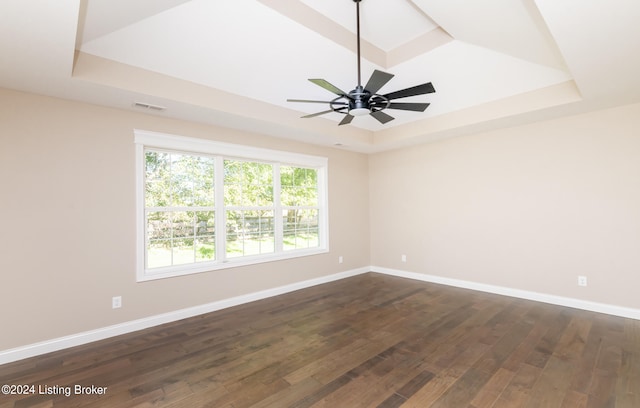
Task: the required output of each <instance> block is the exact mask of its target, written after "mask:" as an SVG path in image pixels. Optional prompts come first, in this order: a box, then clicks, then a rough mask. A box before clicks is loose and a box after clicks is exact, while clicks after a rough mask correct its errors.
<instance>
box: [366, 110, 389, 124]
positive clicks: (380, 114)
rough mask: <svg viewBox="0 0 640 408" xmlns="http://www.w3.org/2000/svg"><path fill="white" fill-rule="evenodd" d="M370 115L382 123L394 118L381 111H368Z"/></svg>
mask: <svg viewBox="0 0 640 408" xmlns="http://www.w3.org/2000/svg"><path fill="white" fill-rule="evenodd" d="M370 115H371V116H373V117H374V118H376V119H377V121H378V122H380V123H382V124H383V125H384V124H385V123H387V122H391V121H392V120H393V119H394V117H393V116H389V115H387V114H386V113H384V112H382V111H373V112H371V113H370Z"/></svg>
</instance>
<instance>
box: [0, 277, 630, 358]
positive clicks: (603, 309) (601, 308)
mask: <svg viewBox="0 0 640 408" xmlns="http://www.w3.org/2000/svg"><path fill="white" fill-rule="evenodd" d="M367 272H376V273H382V274H386V275H392V276H398V277H402V278H408V279H414V280H419V281H423V282H431V283H438V284H442V285H448V286H455V287H459V288H465V289H471V290H477V291H481V292H487V293H495V294H498V295H504V296H511V297H516V298H521V299H528V300H534V301H537V302H543V303H550V304H554V305H559V306H567V307H572V308H575V309H583V310H589V311H592V312H599V313H605V314H609V315H614V316H620V317H626V318H630V319H636V320H640V310H638V309H631V308H626V307H621V306H615V305H609V304H603V303H596V302H589V301H586V300H580V299H573V298H566V297H562V296H555V295H549V294H545V293H537V292H530V291H526V290H520V289H512V288H507V287H503V286H494V285H487V284H483V283H477V282H471V281H465V280H460V279H451V278H444V277H441V276H434V275H426V274H422V273H416V272H408V271H403V270H398V269H390V268H383V267H379V266H371V267H363V268H357V269H352V270H349V271H345V272H340V273H336V274H333V275H328V276H322V277H320V278H315V279H310V280H306V281H302V282H296V283H292V284H289V285H284V286H279V287H276V288H272V289H267V290H263V291H259V292H254V293H249V294H246V295H241V296H236V297H233V298H229V299H223V300H220V301H216V302H212V303H207V304H205V305H200V306H195V307H190V308H187V309H181V310H176V311H173V312H168V313H163V314H159V315H155V316H150V317H146V318H143V319H138V320H132V321H129V322H124V323H120V324H116V325H112V326H107V327H102V328H99V329H96V330H90V331H86V332H82V333H77V334H72V335H70V336H64V337H59V338H56V339H51V340H46V341H42V342H39V343H34V344H29V345H26V346H21V347H16V348H12V349H8V350H1V351H0V364H6V363H10V362H12V361H18V360H22V359H25V358H29V357H34V356H38V355H42V354H45V353H50V352H53V351H58V350H62V349H66V348H70V347H74V346H80V345H82V344H87V343H91V342H93V341H97V340H103V339H107V338H109V337H114V336H118V335H121V334H126V333H131V332H135V331H138V330H142V329H146V328H149V327H153V326H158V325H161V324H165V323H170V322H174V321H177V320H180V319H185V318H188V317H193V316H197V315H201V314H205V313H210V312H215V311H217V310H221V309H226V308H229V307H232V306H237V305H241V304H244V303H249V302H253V301H256V300H261V299H266V298H269V297H273V296H278V295H282V294H284V293H288V292H293V291H296V290H299V289H304V288H308V287H312V286H316V285H321V284H323V283H328V282H333V281H336V280H340V279H345V278H349V277H352V276H356V275H360V274H363V273H367Z"/></svg>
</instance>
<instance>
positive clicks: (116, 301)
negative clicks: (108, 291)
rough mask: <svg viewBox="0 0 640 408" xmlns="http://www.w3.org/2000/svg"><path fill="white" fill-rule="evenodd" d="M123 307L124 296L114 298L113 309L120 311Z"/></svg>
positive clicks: (112, 299) (112, 300)
mask: <svg viewBox="0 0 640 408" xmlns="http://www.w3.org/2000/svg"><path fill="white" fill-rule="evenodd" d="M121 307H122V296H114V297H112V298H111V308H112V309H120V308H121Z"/></svg>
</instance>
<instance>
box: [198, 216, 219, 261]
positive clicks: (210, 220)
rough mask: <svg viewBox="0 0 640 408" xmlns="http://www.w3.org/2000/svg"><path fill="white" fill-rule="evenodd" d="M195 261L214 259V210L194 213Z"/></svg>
mask: <svg viewBox="0 0 640 408" xmlns="http://www.w3.org/2000/svg"><path fill="white" fill-rule="evenodd" d="M195 214H196V241H195V251H196V262H203V261H213V260H215V259H216V248H215V242H216V239H215V212H213V211H197V212H196V213H195Z"/></svg>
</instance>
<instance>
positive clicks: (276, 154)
mask: <svg viewBox="0 0 640 408" xmlns="http://www.w3.org/2000/svg"><path fill="white" fill-rule="evenodd" d="M134 143H135V144H136V278H137V281H138V282H142V281H149V280H156V279H163V278H169V277H174V276H182V275H189V274H193V273H200V272H208V271H215V270H219V269H226V268H232V267H238V266H246V265H253V264H257V263H264V262H272V261H280V260H285V259H291V258H298V257H302V256H309V255H317V254H321V253H326V252H329V220H328V218H329V217H328V213H329V206H328V204H329V200H328V177H327V176H328V168H327V167H328V159H327V158H326V157H320V156H311V155H305V154H300V153H292V152H285V151H280V150H271V149H264V148H258V147H251V146H244V145H237V144H232V143H223V142H216V141H212V140H206V139H198V138H191V137H184V136H176V135H170V134H166V133H158V132H151V131H146V130H139V129H134ZM145 147H148V148H156V149H169V150H175V151H185V152H193V153H196V154H197V153H202V154H210V155H216V156H218V155H219V156H224V157H226V158H238V159H247V160H255V161H264V162H270V163H280V164H283V165H298V166H302V167H313V168H316V169H317V170H318V204H319V207H320V208H322V209H323V211H321V215H320V219H319V221H318V227H319V229H320V231H321V233H320V234H319V239H320V242H319V246H318V248H311V249H298V250H294V251H286V252H278V248H276V252H275V253H273V254H261V255H255V256H244V257H238V258H229V259H222V260H216V261H212V262H207V263H206V264H200V263H194V264H188V265H180V266H179V267H175V266H172V267H170V268H157V269H156V270H155V271H153V272H151V271H148V270H147V269H146V268H145V202H144V189H145V186H144V172H145V158H144V149H145ZM216 174H222V173H219V172H216ZM217 181H219V180H217ZM217 186H218V185H217ZM217 186H216V192H217V197H216V202H217V203H221V202H223V201H220V200H219V199H220V198H221V197H222V189H219V188H217ZM279 194H280V191H275V192H274V199H277V198H279ZM277 202H278V203H279V201H277ZM220 210H221V209H220V208H219V209H218V210H217V211H216V225H224V224H219V223H218V221H219V218H220V216H222V217H224V211H220ZM219 214H220V215H219ZM277 215H278V214H277V209H276V214H274V216H275V220H278V219H279V217H278V216H277ZM276 222H277V221H276ZM280 222H281V221H280ZM221 239H222V236H221V234H218V233H216V244H217V245H223V248H224V243H223V242H221ZM280 250H282V248H280Z"/></svg>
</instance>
